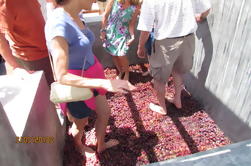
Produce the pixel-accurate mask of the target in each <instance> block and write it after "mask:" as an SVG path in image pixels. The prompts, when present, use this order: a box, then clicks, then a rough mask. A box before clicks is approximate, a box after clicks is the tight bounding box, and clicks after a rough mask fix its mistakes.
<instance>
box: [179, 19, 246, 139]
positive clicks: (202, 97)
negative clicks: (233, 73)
mask: <svg viewBox="0 0 251 166" xmlns="http://www.w3.org/2000/svg"><path fill="white" fill-rule="evenodd" d="M196 36H197V38H198V39H199V40H201V41H202V44H203V48H204V52H205V56H204V59H203V62H202V66H201V70H200V71H199V73H198V78H196V77H195V76H194V75H193V73H189V74H187V75H185V79H184V80H185V84H186V86H187V87H188V89H189V91H190V92H191V93H192V94H193V96H194V97H195V98H197V99H198V100H199V101H200V102H201V103H203V104H204V107H205V110H206V111H207V112H208V113H209V115H210V116H211V117H212V119H214V121H215V122H216V123H217V125H218V126H219V127H220V128H221V130H222V131H224V133H225V135H226V136H228V137H229V138H230V139H231V141H233V142H239V141H243V140H247V139H250V138H251V129H250V127H249V126H248V124H246V123H244V122H243V121H242V120H241V119H240V118H239V117H238V116H236V115H235V114H234V113H233V110H231V109H230V108H228V107H227V106H226V105H225V104H224V103H222V101H221V100H220V99H218V98H217V97H216V96H215V95H214V94H213V93H212V92H210V91H209V90H208V89H207V88H206V86H205V83H206V80H207V77H208V71H209V69H210V65H211V61H212V56H213V42H212V36H211V32H210V29H209V26H208V22H207V20H205V21H203V22H201V23H199V24H198V30H197V32H196ZM202 50H203V49H202ZM201 54H202V53H201Z"/></svg>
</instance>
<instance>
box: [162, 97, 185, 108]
mask: <svg viewBox="0 0 251 166" xmlns="http://www.w3.org/2000/svg"><path fill="white" fill-rule="evenodd" d="M166 99H167V101H168V102H169V103H172V104H174V105H175V107H176V108H177V109H181V108H182V104H181V100H180V99H176V98H175V97H174V98H172V97H169V96H166Z"/></svg>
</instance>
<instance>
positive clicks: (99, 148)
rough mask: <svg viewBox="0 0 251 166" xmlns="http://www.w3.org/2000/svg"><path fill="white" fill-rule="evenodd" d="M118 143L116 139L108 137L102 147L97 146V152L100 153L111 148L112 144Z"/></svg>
mask: <svg viewBox="0 0 251 166" xmlns="http://www.w3.org/2000/svg"><path fill="white" fill-rule="evenodd" d="M118 144H119V141H118V140H116V139H110V140H109V141H108V142H106V143H105V144H104V145H103V146H102V147H101V146H98V149H97V152H98V153H100V152H102V151H104V150H106V149H109V148H112V147H114V146H117V145H118Z"/></svg>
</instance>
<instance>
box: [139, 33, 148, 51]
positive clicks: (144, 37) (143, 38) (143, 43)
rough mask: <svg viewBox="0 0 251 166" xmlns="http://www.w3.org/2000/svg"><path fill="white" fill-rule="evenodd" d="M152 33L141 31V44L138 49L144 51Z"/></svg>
mask: <svg viewBox="0 0 251 166" xmlns="http://www.w3.org/2000/svg"><path fill="white" fill-rule="evenodd" d="M149 34H150V32H148V31H141V33H140V37H139V44H138V48H139V49H142V48H144V47H145V43H146V41H147V39H148V37H149Z"/></svg>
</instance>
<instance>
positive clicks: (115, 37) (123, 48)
mask: <svg viewBox="0 0 251 166" xmlns="http://www.w3.org/2000/svg"><path fill="white" fill-rule="evenodd" d="M135 10H136V7H135V6H132V5H131V6H129V7H128V8H126V9H123V8H122V5H121V4H120V3H119V2H118V1H117V0H114V3H113V7H112V10H111V13H110V16H109V18H108V24H107V27H106V40H105V42H104V44H103V46H104V48H105V50H106V51H107V52H108V53H109V54H111V55H112V56H125V55H126V54H127V52H128V50H129V46H127V45H126V42H127V41H128V40H129V39H130V33H129V23H130V21H131V18H132V16H133V13H134V11H135Z"/></svg>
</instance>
